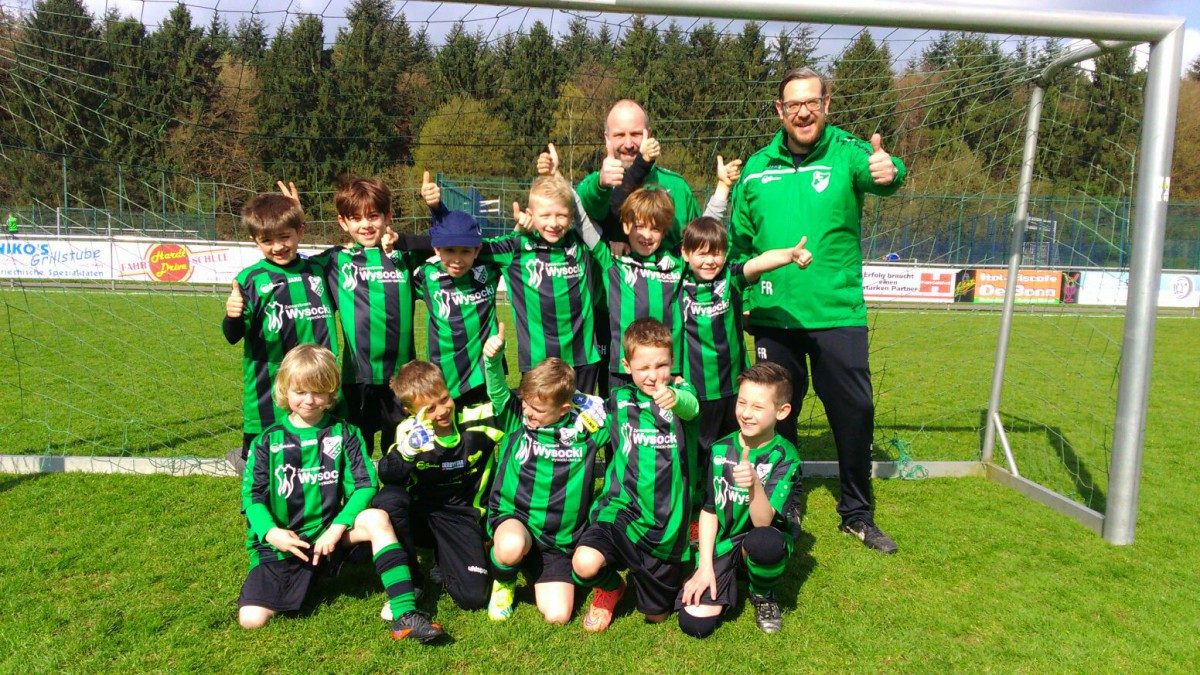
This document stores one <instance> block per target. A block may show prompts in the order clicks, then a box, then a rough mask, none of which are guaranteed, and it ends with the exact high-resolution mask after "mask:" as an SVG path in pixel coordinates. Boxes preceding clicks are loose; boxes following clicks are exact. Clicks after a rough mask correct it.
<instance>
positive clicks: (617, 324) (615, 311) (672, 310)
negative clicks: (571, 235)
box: [590, 241, 684, 373]
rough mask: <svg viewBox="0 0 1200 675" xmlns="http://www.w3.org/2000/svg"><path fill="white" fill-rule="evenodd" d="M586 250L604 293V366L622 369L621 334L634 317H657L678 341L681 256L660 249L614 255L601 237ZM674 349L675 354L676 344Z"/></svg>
mask: <svg viewBox="0 0 1200 675" xmlns="http://www.w3.org/2000/svg"><path fill="white" fill-rule="evenodd" d="M590 250H591V253H592V255H593V257H595V259H596V264H597V265H598V266H599V267H600V270H601V271H602V272H603V273H604V279H605V291H606V294H607V296H608V321H609V335H610V338H609V347H608V368H609V370H611V371H612V372H614V373H624V372H626V370H625V366H624V365H623V364H622V363H621V336H622V335H624V334H625V329H626V328H628V327H629V325H630V324H631V323H633V322H634V321H637V320H638V319H644V318H647V317H649V318H652V319H658V320H659V321H661V322H662V323H663V325H665V326H666V327H667V329H668V330H670V331H671V334H672V335H673V336H675V338H676V340H677V341H678V337H679V331H678V330H677V327H678V325H679V320H678V316H677V314H678V307H677V303H676V295H677V293H678V291H679V283H680V281H681V280H682V279H683V269H684V264H683V260H682V259H681V258H679V256H677V255H675V254H673V253H669V252H667V251H663V250H661V249H660V250H658V251H655V252H654V253H653V254H652V255H650V256H647V257H642V256H639V255H636V254H634V253H632V252H631V253H629V254H627V255H623V256H619V257H617V256H613V255H612V252H611V251H609V248H608V244H607V243H605V242H603V241H601V242H599V243H598V244H596V245H595V246H593V247H592V248H591V249H590ZM674 351H675V356H676V357H678V355H679V347H678V344H677V345H676V347H675V350H674Z"/></svg>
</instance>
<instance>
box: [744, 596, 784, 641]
mask: <svg viewBox="0 0 1200 675" xmlns="http://www.w3.org/2000/svg"><path fill="white" fill-rule="evenodd" d="M750 604H752V605H754V622H755V623H757V624H758V629H759V630H761V631H762V632H764V633H778V632H779V630H780V629H781V628H783V613H782V612H780V611H779V603H778V602H775V596H773V595H758V594H757V593H751V594H750Z"/></svg>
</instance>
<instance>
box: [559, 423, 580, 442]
mask: <svg viewBox="0 0 1200 675" xmlns="http://www.w3.org/2000/svg"><path fill="white" fill-rule="evenodd" d="M556 435H557V437H558V442H559V443H562V444H563V445H570V444H572V443H574V442H575V439H576V438H578V437H579V429H576V428H575V427H574V426H568V427H562V428H561V429H559V430H558V433H557V434H556Z"/></svg>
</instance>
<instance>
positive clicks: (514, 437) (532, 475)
mask: <svg viewBox="0 0 1200 675" xmlns="http://www.w3.org/2000/svg"><path fill="white" fill-rule="evenodd" d="M487 368H488V373H487V374H488V395H489V397H491V399H492V405H493V407H494V409H495V410H496V419H497V421H498V422H499V423H500V428H501V429H503V431H504V432H505V437H504V441H503V442H502V445H501V448H502V449H501V451H500V455H499V457H498V458H497V462H496V480H495V482H494V484H493V486H492V496H491V500H490V502H489V505H488V528H489V532H494V531H495V528H496V527H497V526H499V525H500V523H502V522H503V521H505V520H508V519H509V518H516V519H517V520H519V521H520V522H521V523H522V524H524V525H525V527H526V528H528V529H529V533H530V534H532V535H533V536H534V537H535V538H536V539H537V540H538V541H540V542H541V543H542V544H543V545H544V546H548V547H551V548H557V549H560V550H564V551H569V550H571V549H572V548H574V546H575V544H576V542H578V541H579V535H581V534H582V533H583V528H584V525H586V524H587V517H588V510H589V509H590V508H591V506H592V493H593V491H594V490H595V485H596V483H595V479H594V470H595V464H596V453H597V452H598V451H599V449H600V448H601V447H602V446H604V445H606V444H607V443H608V428H607V426H606V425H605V424H604V420H599V426H593V427H591V428H589V426H588V425H587V424H586V423H585V419H584V418H583V416H581V415H580V414H579V411H578V408H577V407H575V406H572V408H571V410H570V412H568V413H567V414H566V415H565V416H563V418H562V419H561V420H559V421H558V422H556V423H555V424H552V425H550V426H548V427H541V428H538V429H530V428H529V427H527V426H525V424H524V422H523V421H522V415H521V401H520V399H518V398H517V397H516V396H513V395H512V392H510V391H509V390H508V386H507V385H506V384H504V373H503V370H502V369H501V365H500V360H499V359H489V360H488V361H487ZM497 382H498V383H499V384H498V385H497V384H495V383H497ZM577 396H578V394H577ZM590 398H593V399H594V398H595V397H590ZM594 403H596V404H597V405H596V407H598V408H599V409H601V410H602V409H603V405H602V404H600V403H599V401H595V402H594ZM591 429H594V431H593V430H591Z"/></svg>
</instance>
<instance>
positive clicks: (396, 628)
mask: <svg viewBox="0 0 1200 675" xmlns="http://www.w3.org/2000/svg"><path fill="white" fill-rule="evenodd" d="M445 634H446V632H445V631H444V630H442V627H441V626H439V625H437V624H436V623H434V622H432V621H430V620H429V615H428V614H426V613H425V612H422V611H421V610H418V609H414V610H412V611H411V612H408V613H407V614H405V615H404V616H402V617H400V618H399V619H396V620H395V621H393V622H392V637H394V638H396V639H397V640H416V641H417V642H420V643H422V644H429V643H430V642H433V641H435V640H438V639H439V638H441V637H442V636H444V635H445Z"/></svg>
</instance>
